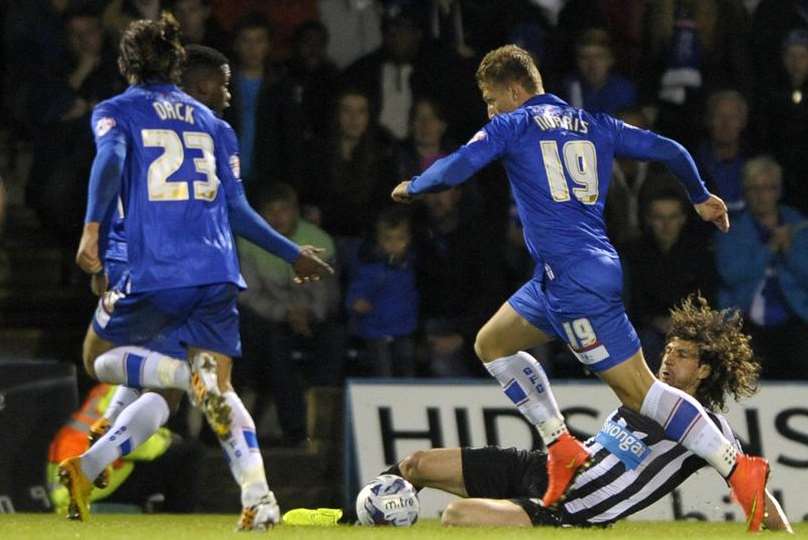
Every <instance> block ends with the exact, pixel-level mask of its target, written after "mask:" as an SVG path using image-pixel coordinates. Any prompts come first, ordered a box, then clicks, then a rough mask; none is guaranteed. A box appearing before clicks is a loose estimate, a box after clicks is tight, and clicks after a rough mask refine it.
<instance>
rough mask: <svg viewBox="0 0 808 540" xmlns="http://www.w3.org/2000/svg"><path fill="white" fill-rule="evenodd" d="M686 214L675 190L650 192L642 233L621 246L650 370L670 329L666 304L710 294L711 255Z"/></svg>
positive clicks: (685, 205) (712, 278) (655, 365)
mask: <svg viewBox="0 0 808 540" xmlns="http://www.w3.org/2000/svg"><path fill="white" fill-rule="evenodd" d="M691 213H692V212H691V211H690V208H689V204H688V202H687V200H686V199H685V198H684V197H683V194H682V193H681V191H679V190H677V191H673V190H663V191H658V192H656V193H654V194H653V195H650V198H649V200H648V203H647V206H646V216H645V221H646V224H647V226H646V230H645V234H643V236H642V237H640V238H638V239H636V240H634V241H633V242H631V244H629V246H628V248H627V249H626V250H625V256H624V260H625V266H624V268H625V270H626V272H625V274H626V277H627V281H628V287H626V289H627V290H626V293H627V294H628V297H629V301H628V305H629V313H630V314H631V318H632V322H633V323H634V326H635V327H636V328H637V333H638V334H639V337H640V341H641V342H642V346H643V351H644V353H645V357H646V360H647V361H648V365H649V366H650V367H651V370H652V371H654V372H656V371H657V369H658V368H659V362H660V358H661V356H662V351H663V349H664V347H665V334H666V333H667V332H668V330H669V329H670V322H671V318H670V310H671V308H673V307H675V306H676V305H677V304H679V302H681V301H682V300H683V299H684V298H686V297H687V296H688V295H689V294H691V293H696V292H699V293H701V294H702V295H703V296H705V297H707V298H711V297H712V295H713V292H714V288H715V281H716V276H715V267H714V266H713V254H712V253H711V252H710V251H709V249H708V247H707V245H706V243H705V242H704V241H703V239H702V238H701V237H700V236H699V235H697V234H694V232H693V230H692V229H691V228H688V227H687V225H688V219H689V215H690V214H691Z"/></svg>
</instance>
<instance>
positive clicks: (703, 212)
mask: <svg viewBox="0 0 808 540" xmlns="http://www.w3.org/2000/svg"><path fill="white" fill-rule="evenodd" d="M694 206H695V208H696V212H698V214H699V216H701V219H703V220H704V221H709V222H711V223H713V224H714V225H715V226H716V227H718V230H719V231H721V232H727V231H728V230H729V214H728V213H727V205H726V204H724V201H722V200H721V197H718V196H716V195H713V194H712V193H711V194H710V197H709V198H708V199H707V200H706V201H704V202H703V203H699V204H696V205H694Z"/></svg>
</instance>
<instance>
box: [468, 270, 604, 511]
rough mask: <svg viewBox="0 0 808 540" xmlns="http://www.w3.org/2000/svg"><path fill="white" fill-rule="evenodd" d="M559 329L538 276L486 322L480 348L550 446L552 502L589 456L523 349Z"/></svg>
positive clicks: (538, 368)
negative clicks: (568, 427)
mask: <svg viewBox="0 0 808 540" xmlns="http://www.w3.org/2000/svg"><path fill="white" fill-rule="evenodd" d="M556 333H557V332H556V331H555V328H554V327H553V324H552V321H551V318H550V313H549V310H548V309H547V306H546V299H545V297H544V293H543V291H542V290H541V284H540V283H539V282H538V281H537V280H531V281H529V282H527V283H526V284H525V285H524V286H522V288H521V289H519V290H518V291H517V292H516V293H515V294H514V295H513V296H511V298H510V299H509V300H508V302H507V303H505V304H503V305H502V307H501V308H500V309H499V311H497V313H496V314H495V315H494V316H493V317H492V318H491V319H490V320H489V321H488V322H487V323H486V324H485V325H484V326H483V328H482V329H481V330H480V332H479V334H478V335H477V341H476V343H475V350H476V351H477V354H478V356H479V357H480V359H481V360H482V361H483V362H484V363H485V367H486V369H487V370H488V372H489V373H491V375H493V376H494V377H495V378H496V379H497V381H499V383H500V385H501V386H502V388H503V390H504V392H505V395H507V396H508V398H509V399H510V400H511V401H512V402H513V403H514V405H516V407H517V408H518V409H519V411H520V412H521V413H522V415H523V416H524V417H525V418H526V419H527V420H528V421H529V422H530V423H531V424H533V425H534V426H536V429H537V430H538V432H539V434H540V435H541V437H542V441H543V442H544V444H545V446H546V447H547V452H548V456H549V458H548V460H547V472H548V477H549V485H548V489H547V492H546V493H545V495H544V502H545V505H546V506H547V507H549V506H551V505H552V504H555V503H556V502H557V501H558V499H559V498H560V497H561V496H562V495H563V494H564V492H565V491H566V489H567V487H568V486H569V484H570V482H572V479H573V478H574V476H575V474H576V472H577V471H578V470H579V469H580V468H581V467H582V466H584V465H585V464H586V462H587V461H588V459H589V454H588V453H587V451H586V449H585V448H584V446H583V445H582V444H581V443H580V442H579V441H578V440H576V439H575V438H574V437H573V436H572V435H570V434H569V432H568V431H567V426H566V424H565V423H564V417H563V416H562V414H561V411H560V409H559V408H558V404H557V403H556V400H555V396H554V395H553V392H552V389H551V388H550V381H549V380H548V378H547V374H546V373H545V372H544V369H543V368H542V367H541V364H539V362H538V361H536V359H535V358H533V357H532V356H531V355H530V354H529V353H527V352H525V351H524V350H520V349H528V348H532V347H534V346H536V345H541V344H543V343H546V342H547V341H549V340H550V339H551V336H552V335H555V334H556Z"/></svg>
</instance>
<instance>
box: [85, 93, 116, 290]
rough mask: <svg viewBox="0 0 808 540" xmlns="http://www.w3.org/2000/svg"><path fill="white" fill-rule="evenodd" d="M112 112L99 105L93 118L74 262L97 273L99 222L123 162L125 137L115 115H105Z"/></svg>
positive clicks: (107, 208)
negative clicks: (92, 143)
mask: <svg viewBox="0 0 808 540" xmlns="http://www.w3.org/2000/svg"><path fill="white" fill-rule="evenodd" d="M111 114H112V113H111V111H109V110H107V109H105V108H104V107H99V108H98V109H96V111H94V112H93V117H92V126H93V130H94V132H95V137H96V154H95V159H94V160H93V165H92V168H91V170H90V181H89V187H88V190H87V212H86V214H85V216H84V230H83V231H82V235H81V240H80V241H79V249H78V252H77V253H76V263H77V264H78V265H79V267H81V269H82V270H84V271H85V272H87V273H89V274H96V273H98V272H100V271H101V270H102V268H103V265H102V264H101V259H100V256H99V253H98V243H99V236H100V231H101V224H102V223H104V222H105V221H106V220H107V218H108V217H109V215H110V212H111V210H113V209H114V205H115V199H116V197H117V196H118V193H119V192H120V189H121V177H122V175H123V169H124V163H125V162H126V153H127V148H126V136H125V135H124V133H123V131H122V129H121V128H120V127H118V126H117V124H116V120H115V116H107V115H111Z"/></svg>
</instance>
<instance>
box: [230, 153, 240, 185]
mask: <svg viewBox="0 0 808 540" xmlns="http://www.w3.org/2000/svg"><path fill="white" fill-rule="evenodd" d="M229 162H230V170H231V171H233V176H235V177H236V178H237V179H239V180H241V160H240V159H239V157H238V154H233V155H232V156H230V160H229Z"/></svg>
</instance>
